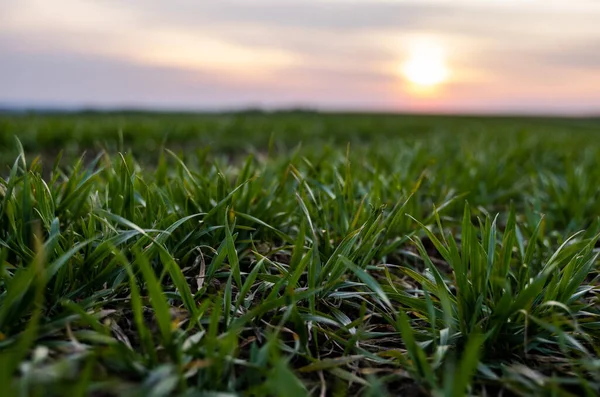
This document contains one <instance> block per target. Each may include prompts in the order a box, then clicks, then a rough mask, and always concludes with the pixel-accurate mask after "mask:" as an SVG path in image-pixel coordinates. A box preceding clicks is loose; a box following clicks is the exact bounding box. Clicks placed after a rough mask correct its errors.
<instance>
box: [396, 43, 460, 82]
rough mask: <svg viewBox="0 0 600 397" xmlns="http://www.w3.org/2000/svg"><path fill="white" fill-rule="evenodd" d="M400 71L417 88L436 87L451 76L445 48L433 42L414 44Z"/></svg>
mask: <svg viewBox="0 0 600 397" xmlns="http://www.w3.org/2000/svg"><path fill="white" fill-rule="evenodd" d="M400 71H401V74H402V76H403V77H404V78H405V79H406V80H408V81H409V82H410V83H411V84H412V85H414V86H416V87H417V88H419V87H420V88H433V87H436V86H438V85H440V84H442V83H444V82H446V81H447V80H448V77H449V75H450V71H449V69H448V66H447V62H446V54H445V53H444V51H443V48H442V47H441V46H440V45H439V44H437V43H435V42H434V41H431V40H415V41H414V42H412V43H411V45H410V46H409V48H408V56H407V58H406V60H405V61H404V62H403V63H402V65H401V70H400Z"/></svg>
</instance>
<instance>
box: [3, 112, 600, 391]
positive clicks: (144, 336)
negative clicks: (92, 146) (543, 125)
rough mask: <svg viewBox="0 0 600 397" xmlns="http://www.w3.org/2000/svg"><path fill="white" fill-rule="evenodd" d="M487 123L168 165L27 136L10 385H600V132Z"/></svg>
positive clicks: (6, 250)
mask: <svg viewBox="0 0 600 397" xmlns="http://www.w3.org/2000/svg"><path fill="white" fill-rule="evenodd" d="M311 117H312V116H311ZM463 122H465V123H466V121H463ZM465 125H466V124H465ZM472 137H473V136H472V135H469V137H468V138H467V137H466V136H464V135H455V136H453V135H445V134H440V135H437V138H438V139H439V141H438V142H435V141H434V140H419V139H416V140H413V139H408V138H407V137H405V136H399V137H392V138H390V139H389V140H388V141H387V142H386V143H385V145H381V144H380V143H377V140H374V141H373V142H371V143H370V144H369V145H366V146H365V147H356V148H354V149H352V150H350V149H348V148H347V147H341V146H338V145H337V144H333V145H332V146H327V145H319V144H318V142H319V140H318V138H315V139H317V141H316V143H313V144H312V145H311V144H308V145H306V146H305V147H304V148H298V149H296V150H294V151H292V152H288V151H283V152H282V153H280V154H279V155H277V154H275V153H270V154H268V155H265V154H264V153H262V152H261V151H260V150H258V151H256V152H255V153H254V155H250V156H248V157H247V158H245V159H239V158H236V159H233V160H232V159H223V158H219V157H217V158H212V157H211V156H210V152H207V151H205V150H200V151H198V152H196V153H194V152H190V151H182V152H181V153H180V154H176V153H174V152H172V151H169V150H163V151H161V152H160V154H159V158H158V161H156V162H155V163H154V164H153V165H149V164H148V163H147V162H142V163H139V162H137V161H136V160H135V158H134V156H133V155H132V154H131V153H126V152H125V151H123V152H122V154H115V155H108V154H106V153H103V152H101V153H99V154H98V155H97V156H96V157H94V158H93V159H89V158H87V157H82V158H72V157H71V156H67V158H66V159H64V160H60V159H57V160H56V161H53V162H51V164H52V166H49V164H46V162H45V161H42V159H40V158H34V159H33V160H32V161H29V162H28V161H26V152H25V150H23V148H19V149H18V150H17V153H18V154H17V155H16V160H14V161H13V162H11V165H10V166H9V167H7V170H6V173H4V174H2V176H3V178H2V179H0V384H2V385H4V386H3V387H5V388H6V389H5V390H6V393H8V395H15V396H17V395H23V396H25V395H56V396H60V395H115V396H120V395H144V396H145V395H151V396H172V395H186V396H188V395H189V396H196V395H198V396H201V395H215V394H216V393H225V394H227V393H229V394H232V395H233V394H241V395H291V396H303V395H373V396H375V395H377V396H379V395H404V394H412V395H428V394H432V395H447V396H455V395H464V394H487V395H489V394H497V393H512V394H517V395H531V394H544V395H545V394H552V395H568V394H572V395H595V394H597V393H599V392H600V378H599V377H598V375H597V374H598V368H599V365H600V358H599V351H598V348H597V346H598V342H599V339H600V333H599V329H600V328H599V327H598V324H600V322H599V319H598V316H599V315H600V311H599V310H598V298H597V294H598V290H599V287H598V285H599V284H598V280H599V278H598V271H597V257H598V250H597V247H596V246H597V240H598V233H599V232H600V225H599V223H598V221H597V217H598V215H600V211H599V209H598V208H597V206H596V205H595V204H594V200H593V197H594V195H595V191H594V190H593V188H592V187H591V186H595V185H594V183H595V182H597V181H598V180H599V179H600V174H599V173H598V172H597V171H596V169H595V165H594V161H593V156H592V155H591V154H589V153H597V152H598V149H599V147H600V146H597V144H592V145H588V147H587V148H586V149H585V150H586V152H585V153H588V154H586V155H584V156H583V157H576V155H575V154H569V152H568V150H567V149H566V148H565V147H567V146H568V145H573V142H572V141H570V142H571V143H569V144H567V143H564V145H562V144H561V143H562V142H563V141H564V142H567V141H566V140H564V138H560V135H557V136H555V137H554V138H552V139H550V140H548V141H545V140H543V139H541V137H540V136H539V135H535V134H533V135H524V136H521V137H520V138H519V139H520V141H518V142H517V143H515V142H508V141H504V140H502V138H494V139H496V141H495V142H496V143H497V145H489V143H488V142H486V141H484V140H483V139H481V140H479V139H475V140H473V139H472ZM361 139H365V137H361ZM124 145H126V144H124ZM569 147H575V146H569ZM124 148H125V147H123V149H124ZM534 149H535V150H534ZM536 150H537V151H536ZM540 150H545V152H544V155H543V156H541V155H539V153H538V151H540ZM561 161H562V164H564V167H558V166H557V165H556V163H557V162H561ZM3 172H4V171H3ZM532 181H533V183H530V182H532ZM573 189H575V191H576V192H577V194H574V193H573ZM511 203H512V204H511ZM542 212H546V213H545V214H542Z"/></svg>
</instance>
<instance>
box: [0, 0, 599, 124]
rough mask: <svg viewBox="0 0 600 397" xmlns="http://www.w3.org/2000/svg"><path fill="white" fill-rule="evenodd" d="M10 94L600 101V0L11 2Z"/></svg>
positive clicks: (565, 107) (154, 100) (419, 103)
mask: <svg viewBox="0 0 600 397" xmlns="http://www.w3.org/2000/svg"><path fill="white" fill-rule="evenodd" d="M0 106H17V107H18V106H25V107H32V106H47V107H111V108H113V107H120V106H125V107H147V108H165V109H176V108H179V109H198V110H215V109H233V108H243V107H249V106H262V107H267V108H282V107H290V106H304V107H315V108H321V109H335V110H338V109H350V110H354V109H356V110H358V109H364V110H392V111H429V112H495V113H497V112H511V113H556V112H559V113H565V114H586V113H600V1H599V0H564V1H557V0H520V1H511V0H477V1H475V0H473V1H469V0H452V1H450V0H448V1H427V0H419V1H402V0H398V1H391V0H388V1H384V0H379V1H378V0H355V1H351V0H348V1H343V0H337V1H336V0H329V1H327V0H277V1H275V0H269V1H261V0H258V1H241V0H240V1H211V2H209V1H198V0H195V1H193V0H170V1H151V0H129V1H119V0H96V1H92V0H87V1H86V0H53V1H48V0H0Z"/></svg>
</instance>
